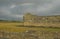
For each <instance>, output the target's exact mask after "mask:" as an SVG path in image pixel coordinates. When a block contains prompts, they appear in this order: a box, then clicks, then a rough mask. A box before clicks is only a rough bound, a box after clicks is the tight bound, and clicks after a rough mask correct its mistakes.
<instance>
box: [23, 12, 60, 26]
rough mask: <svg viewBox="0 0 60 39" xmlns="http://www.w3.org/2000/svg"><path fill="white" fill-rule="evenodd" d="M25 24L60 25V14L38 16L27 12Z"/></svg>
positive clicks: (24, 18)
mask: <svg viewBox="0 0 60 39" xmlns="http://www.w3.org/2000/svg"><path fill="white" fill-rule="evenodd" d="M23 20H24V26H47V27H48V26H51V27H57V26H58V27H60V16H59V15H53V16H37V15H32V14H30V13H26V14H25V15H24V16H23Z"/></svg>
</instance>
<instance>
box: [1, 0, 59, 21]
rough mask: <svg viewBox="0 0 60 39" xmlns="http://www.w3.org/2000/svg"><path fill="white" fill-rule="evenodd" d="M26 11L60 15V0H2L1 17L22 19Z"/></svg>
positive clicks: (43, 14) (44, 14)
mask: <svg viewBox="0 0 60 39" xmlns="http://www.w3.org/2000/svg"><path fill="white" fill-rule="evenodd" d="M26 12H31V13H32V14H36V15H40V16H46V15H60V0H0V19H8V20H22V19H23V14H24V13H26Z"/></svg>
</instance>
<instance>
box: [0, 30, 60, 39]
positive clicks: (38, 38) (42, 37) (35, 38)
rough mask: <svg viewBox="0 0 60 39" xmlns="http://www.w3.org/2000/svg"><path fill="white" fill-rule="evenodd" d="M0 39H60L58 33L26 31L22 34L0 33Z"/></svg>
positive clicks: (59, 33)
mask: <svg viewBox="0 0 60 39" xmlns="http://www.w3.org/2000/svg"><path fill="white" fill-rule="evenodd" d="M0 39H60V31H59V32H56V31H55V32H51V31H44V30H26V31H24V32H7V31H0Z"/></svg>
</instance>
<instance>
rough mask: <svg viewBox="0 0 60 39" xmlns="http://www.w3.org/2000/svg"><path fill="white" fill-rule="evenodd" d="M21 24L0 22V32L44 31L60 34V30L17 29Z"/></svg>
mask: <svg viewBox="0 0 60 39" xmlns="http://www.w3.org/2000/svg"><path fill="white" fill-rule="evenodd" d="M21 25H23V23H19V22H0V30H3V31H9V32H24V31H26V30H44V31H51V32H56V31H59V32H60V28H38V27H17V26H21Z"/></svg>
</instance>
